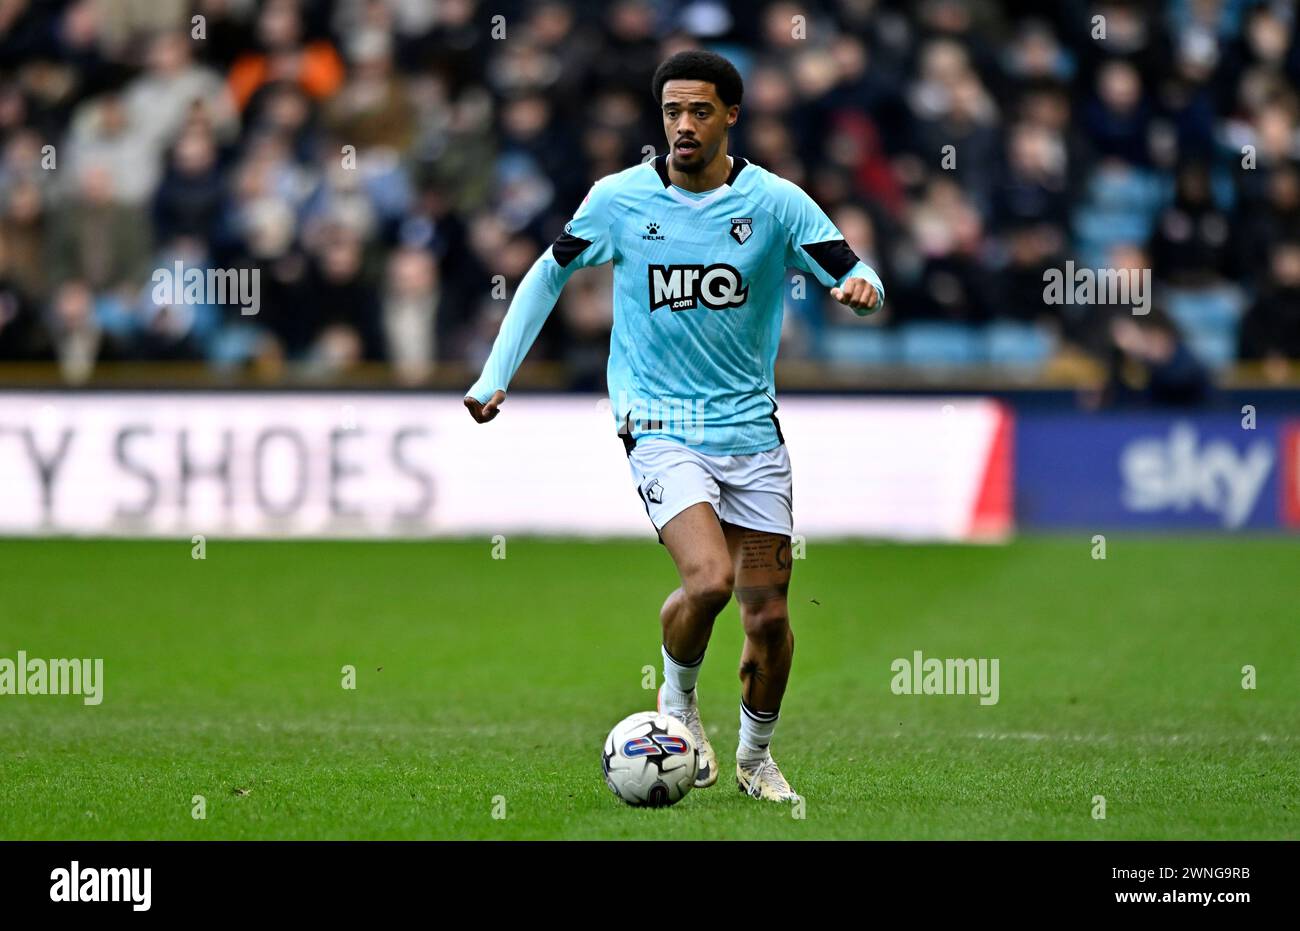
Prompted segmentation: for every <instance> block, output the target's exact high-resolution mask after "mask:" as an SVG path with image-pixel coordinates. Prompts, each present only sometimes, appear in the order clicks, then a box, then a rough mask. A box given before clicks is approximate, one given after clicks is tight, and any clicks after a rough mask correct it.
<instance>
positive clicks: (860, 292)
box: [831, 278, 880, 313]
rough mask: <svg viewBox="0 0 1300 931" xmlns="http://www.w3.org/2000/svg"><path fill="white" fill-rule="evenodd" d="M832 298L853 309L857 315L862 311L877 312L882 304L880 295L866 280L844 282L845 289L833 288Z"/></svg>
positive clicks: (853, 279) (854, 279)
mask: <svg viewBox="0 0 1300 931" xmlns="http://www.w3.org/2000/svg"><path fill="white" fill-rule="evenodd" d="M831 297H833V298H835V300H837V301H839V302H840V303H841V304H845V305H847V306H848V307H850V308H852V309H853V311H854V312H855V313H856V312H857V311H860V310H869V311H870V310H875V309H876V307H877V306H878V305H879V304H880V295H878V294H877V293H876V289H875V288H874V287H873V286H872V284H871V282H870V281H867V279H865V278H850V279H849V280H848V281H846V282H844V287H842V288H831Z"/></svg>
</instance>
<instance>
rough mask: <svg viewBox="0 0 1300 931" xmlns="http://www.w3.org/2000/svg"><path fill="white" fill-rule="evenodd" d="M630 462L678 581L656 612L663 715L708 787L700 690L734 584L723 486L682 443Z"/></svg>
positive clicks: (651, 446) (642, 449) (637, 453)
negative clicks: (687, 740) (721, 512)
mask: <svg viewBox="0 0 1300 931" xmlns="http://www.w3.org/2000/svg"><path fill="white" fill-rule="evenodd" d="M628 459H629V464H630V466H631V468H632V476H633V478H634V479H635V480H636V482H637V490H638V493H639V494H640V496H641V500H642V502H643V503H644V504H645V508H646V513H647V514H648V515H649V517H650V520H651V522H652V523H653V524H654V525H655V528H656V529H657V531H658V533H659V541H660V542H661V543H663V544H664V546H665V547H666V548H667V550H668V553H669V555H670V556H671V557H672V559H673V562H674V563H675V564H676V566H677V572H678V575H679V576H680V577H681V585H680V586H679V587H678V588H677V589H676V590H674V591H673V592H672V593H671V594H670V595H669V596H668V598H667V600H665V601H664V604H663V606H662V608H661V609H660V612H659V620H660V624H661V626H662V629H663V645H662V647H661V652H662V654H663V661H664V682H663V686H662V687H661V688H660V689H659V710H660V711H663V712H666V713H668V714H671V715H673V716H674V717H676V718H677V719H678V720H680V721H681V722H682V723H683V724H685V725H686V728H687V730H689V731H690V732H691V736H692V738H694V740H695V746H696V748H697V749H698V750H699V755H700V765H699V768H698V770H697V772H696V776H695V786H696V788H705V787H707V786H711V785H713V784H714V783H715V782H717V781H718V765H717V757H716V755H715V754H714V752H713V746H712V744H710V742H709V738H708V735H707V734H706V733H705V731H704V725H703V724H702V723H701V721H700V712H699V695H698V692H697V690H696V687H695V685H696V681H697V680H698V679H699V675H700V667H701V665H702V664H703V662H704V652H705V649H706V648H707V647H708V643H709V636H710V634H712V632H713V621H714V619H715V618H716V617H717V616H718V614H719V612H721V611H722V609H723V608H725V607H726V605H727V602H728V601H730V600H731V584H732V570H731V560H730V556H729V554H728V552H727V542H726V540H725V538H724V537H723V536H722V526H721V524H719V522H718V514H717V511H716V510H715V509H716V507H717V502H718V483H717V481H716V480H715V479H714V477H713V474H712V471H711V470H710V467H709V464H708V463H707V462H706V461H705V460H703V459H702V458H701V457H700V456H699V454H698V453H696V452H695V451H694V450H692V449H690V448H688V447H686V446H684V445H682V444H680V443H673V442H663V441H654V440H650V441H643V442H640V443H637V444H636V445H635V446H634V447H633V448H631V449H629V451H628Z"/></svg>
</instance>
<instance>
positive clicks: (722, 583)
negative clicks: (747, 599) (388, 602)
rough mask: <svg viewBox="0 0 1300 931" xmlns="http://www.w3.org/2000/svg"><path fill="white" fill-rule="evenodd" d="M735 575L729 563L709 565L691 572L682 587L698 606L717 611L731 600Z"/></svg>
mask: <svg viewBox="0 0 1300 931" xmlns="http://www.w3.org/2000/svg"><path fill="white" fill-rule="evenodd" d="M735 583H736V580H735V575H734V573H733V571H732V569H731V567H730V566H729V565H726V564H722V565H718V566H709V567H705V568H703V569H700V570H699V571H696V572H692V573H691V574H690V576H689V577H688V578H687V579H686V581H685V584H683V586H682V588H683V589H684V590H685V592H686V597H687V598H689V599H690V600H691V601H692V602H694V603H695V604H696V605H697V606H698V607H699V608H701V609H704V610H709V611H713V612H714V613H717V612H718V611H721V610H722V609H723V608H725V607H726V606H727V602H729V601H730V600H731V590H732V588H733V587H734V586H735Z"/></svg>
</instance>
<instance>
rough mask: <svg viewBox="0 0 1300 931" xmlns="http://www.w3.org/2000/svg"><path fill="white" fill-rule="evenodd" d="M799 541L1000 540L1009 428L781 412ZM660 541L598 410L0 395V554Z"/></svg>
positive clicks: (989, 416) (947, 404) (565, 400)
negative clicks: (386, 540) (285, 540)
mask: <svg viewBox="0 0 1300 931" xmlns="http://www.w3.org/2000/svg"><path fill="white" fill-rule="evenodd" d="M778 417H779V418H780V422H781V428H782V431H783V433H784V436H785V439H786V443H787V445H788V448H789V452H790V458H791V461H792V464H793V469H794V492H793V500H794V529H795V533H796V534H803V535H805V536H808V537H813V536H820V537H829V536H844V537H876V538H894V539H942V540H964V539H982V538H997V537H1000V536H1003V535H1005V534H1006V533H1008V532H1009V530H1010V507H1011V504H1010V493H1009V491H1010V489H1009V483H1010V466H1009V459H1008V457H1009V443H1010V439H1009V430H1010V417H1009V414H1008V413H1007V412H1006V411H1005V410H1004V409H1003V408H1002V406H1001V405H999V404H997V403H996V402H993V401H988V400H982V399H913V400H892V399H890V400H885V399H853V398H844V397H826V398H822V397H790V398H784V399H782V400H781V401H780V409H779V411H778ZM497 533H501V534H510V533H516V534H518V533H539V534H572V535H583V536H631V537H641V538H647V539H650V540H654V539H655V533H654V530H653V528H652V527H651V525H650V522H649V519H648V518H647V517H646V513H645V508H644V506H643V505H642V503H641V500H640V498H639V496H638V495H637V491H636V485H635V484H634V482H633V480H632V477H631V475H630V471H629V468H628V464H627V457H626V454H625V452H624V449H623V444H622V442H621V440H620V438H619V437H618V435H617V434H616V433H615V426H614V422H613V418H612V417H611V416H610V413H609V402H608V399H606V398H604V397H596V396H594V395H519V396H516V397H511V398H510V400H509V401H508V402H507V403H506V404H505V405H504V406H503V407H502V411H501V414H500V416H498V417H497V418H496V419H495V420H494V421H493V422H492V423H490V424H483V425H480V424H476V423H475V422H474V421H473V420H472V419H471V418H470V416H469V414H468V413H467V412H466V410H465V409H464V407H463V405H462V402H461V398H460V397H459V396H456V395H448V394H430V395H418V394H341V393H278V392H277V393H243V392H230V393H163V392H138V393H137V392H120V393H71V392H0V534H5V535H49V534H76V535H100V536H163V537H169V536H190V535H192V534H204V535H210V536H217V537H221V536H226V537H426V536H477V535H489V536H490V535H492V534H497Z"/></svg>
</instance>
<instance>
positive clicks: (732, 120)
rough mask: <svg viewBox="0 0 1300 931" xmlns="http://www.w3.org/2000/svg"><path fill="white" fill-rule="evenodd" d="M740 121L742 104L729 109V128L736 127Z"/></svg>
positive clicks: (733, 105)
mask: <svg viewBox="0 0 1300 931" xmlns="http://www.w3.org/2000/svg"><path fill="white" fill-rule="evenodd" d="M738 119H740V104H738V103H733V104H732V105H731V106H730V107H728V108H727V128H728V129H730V128H731V127H733V126H735V125H736V121H737V120H738Z"/></svg>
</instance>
